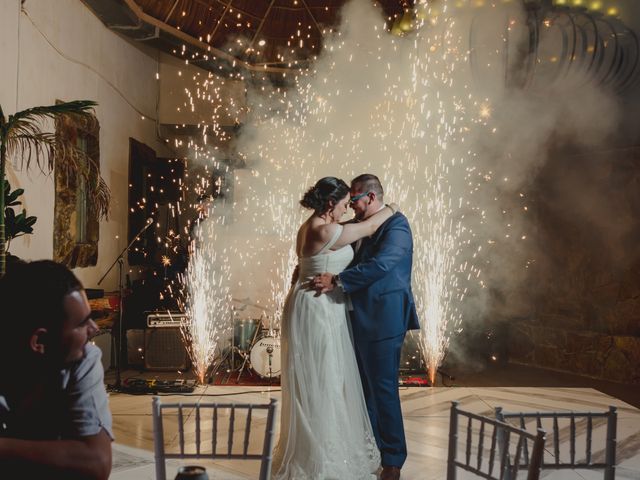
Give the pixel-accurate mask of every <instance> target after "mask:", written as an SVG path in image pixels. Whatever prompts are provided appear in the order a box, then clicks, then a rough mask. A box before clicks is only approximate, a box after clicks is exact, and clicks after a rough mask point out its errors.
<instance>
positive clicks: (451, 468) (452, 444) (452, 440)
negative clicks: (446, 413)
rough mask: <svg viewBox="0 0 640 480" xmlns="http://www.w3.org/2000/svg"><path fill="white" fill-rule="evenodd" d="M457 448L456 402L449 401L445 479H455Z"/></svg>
mask: <svg viewBox="0 0 640 480" xmlns="http://www.w3.org/2000/svg"><path fill="white" fill-rule="evenodd" d="M457 448H458V402H451V417H450V419H449V457H448V459H447V480H456V464H455V461H456V455H457V452H456V449H457Z"/></svg>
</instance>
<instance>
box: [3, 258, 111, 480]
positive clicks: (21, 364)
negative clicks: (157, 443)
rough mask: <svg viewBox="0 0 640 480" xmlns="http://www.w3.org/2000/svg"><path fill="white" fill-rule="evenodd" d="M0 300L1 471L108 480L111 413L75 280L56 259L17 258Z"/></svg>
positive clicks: (91, 330) (92, 330) (84, 299)
mask: <svg viewBox="0 0 640 480" xmlns="http://www.w3.org/2000/svg"><path fill="white" fill-rule="evenodd" d="M0 305H1V306H2V310H3V312H2V313H3V314H2V335H0V471H4V472H8V471H14V472H16V471H19V472H20V475H18V476H19V477H21V478H65V479H74V478H82V479H100V480H102V479H107V478H108V477H109V473H110V471H111V441H112V439H113V433H112V431H111V413H110V411H109V403H108V398H107V393H106V391H105V387H104V383H103V375H104V374H103V368H102V364H101V361H100V357H101V352H100V349H99V348H98V347H96V346H95V345H92V344H90V343H89V339H90V338H91V337H92V336H94V335H95V334H96V333H97V332H98V327H97V325H96V324H95V323H94V321H93V320H92V319H91V309H90V308H89V304H88V302H87V297H86V295H85V292H84V288H83V287H82V284H81V283H80V281H79V280H78V279H77V278H76V277H75V275H74V274H73V273H72V272H71V271H70V270H69V269H67V268H66V267H65V266H63V265H60V264H58V263H55V262H52V261H48V260H42V261H37V262H30V263H19V264H16V265H13V266H12V268H11V270H10V271H9V272H8V273H7V274H6V275H5V276H4V277H2V278H0ZM9 469H11V470H9Z"/></svg>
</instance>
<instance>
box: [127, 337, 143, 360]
mask: <svg viewBox="0 0 640 480" xmlns="http://www.w3.org/2000/svg"><path fill="white" fill-rule="evenodd" d="M127 365H129V366H130V367H134V366H135V367H142V366H143V365H144V330H142V329H133V328H132V329H129V330H127Z"/></svg>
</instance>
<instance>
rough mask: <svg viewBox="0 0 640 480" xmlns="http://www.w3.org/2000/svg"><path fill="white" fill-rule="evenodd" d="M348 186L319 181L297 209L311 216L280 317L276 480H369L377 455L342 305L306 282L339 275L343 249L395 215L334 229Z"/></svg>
mask: <svg viewBox="0 0 640 480" xmlns="http://www.w3.org/2000/svg"><path fill="white" fill-rule="evenodd" d="M349 203H350V198H349V187H348V185H347V184H346V183H345V182H344V181H342V180H340V179H338V178H335V177H325V178H322V179H320V180H319V181H318V182H317V183H316V184H315V186H313V187H312V188H311V189H309V190H308V191H307V192H306V193H305V195H304V197H303V198H302V200H301V201H300V204H301V205H302V206H303V207H305V208H308V209H311V210H313V214H312V215H311V216H310V217H309V218H308V219H307V220H306V221H305V222H304V223H303V224H302V226H301V227H300V229H299V230H298V235H297V241H296V253H297V255H298V259H299V263H298V268H299V274H298V275H294V282H293V284H292V286H291V289H290V291H289V294H288V296H287V300H286V302H285V306H284V311H283V316H282V325H281V327H282V352H281V353H282V379H281V380H282V415H281V420H280V439H279V442H278V445H277V447H276V449H275V452H274V460H273V472H274V478H275V479H277V480H294V479H295V480H305V479H308V480H328V479H336V480H337V479H349V480H356V479H363V480H364V479H367V480H369V479H374V478H375V472H376V470H377V469H378V467H379V465H380V454H379V451H378V449H377V446H376V441H375V439H374V436H373V432H372V430H371V424H370V421H369V416H368V414H367V408H366V405H365V400H364V395H363V393H362V384H361V381H360V375H359V373H358V366H357V363H356V357H355V353H354V350H353V346H352V342H351V329H350V323H349V321H348V311H347V302H348V300H346V299H345V296H344V294H343V293H342V291H341V290H340V289H339V288H336V289H334V290H332V291H331V292H329V293H328V294H323V295H317V294H316V293H315V291H313V290H310V289H309V288H308V283H307V282H308V280H309V279H310V278H311V277H313V276H314V275H316V274H318V273H323V272H331V273H334V274H336V273H340V272H341V271H342V270H344V269H345V268H346V267H347V265H349V263H350V262H351V260H352V259H353V249H352V248H351V246H350V244H351V243H353V242H355V241H357V240H359V239H361V238H363V237H367V236H370V235H372V234H373V233H374V232H375V231H376V230H377V229H378V227H380V226H381V225H382V224H383V223H384V222H385V221H386V220H388V219H389V218H390V217H391V215H393V213H395V209H394V207H393V206H387V207H385V208H383V209H381V210H380V211H379V212H378V213H376V214H375V215H372V216H371V217H369V218H368V219H367V220H365V221H362V222H360V223H347V224H344V225H342V224H340V223H339V221H340V219H341V218H342V216H343V215H344V214H345V212H346V211H347V206H348V205H349Z"/></svg>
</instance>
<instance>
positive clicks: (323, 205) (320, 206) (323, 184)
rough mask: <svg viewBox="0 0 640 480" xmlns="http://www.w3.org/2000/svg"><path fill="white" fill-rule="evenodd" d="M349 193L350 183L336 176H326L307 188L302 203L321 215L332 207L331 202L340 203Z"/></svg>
mask: <svg viewBox="0 0 640 480" xmlns="http://www.w3.org/2000/svg"><path fill="white" fill-rule="evenodd" d="M348 194H349V185H347V184H346V183H345V182H344V181H343V180H341V179H339V178H336V177H324V178H321V179H320V180H318V182H317V183H316V184H315V185H314V186H313V187H311V188H310V189H309V190H307V193H305V194H304V197H302V200H300V205H302V206H303V207H304V208H308V209H310V210H313V211H315V213H316V214H318V215H320V214H322V213H324V212H326V211H327V210H328V209H329V208H330V206H331V205H330V202H333V204H336V203H338V202H339V201H340V200H342V199H343V198H344V197H346V196H347V195H348Z"/></svg>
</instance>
